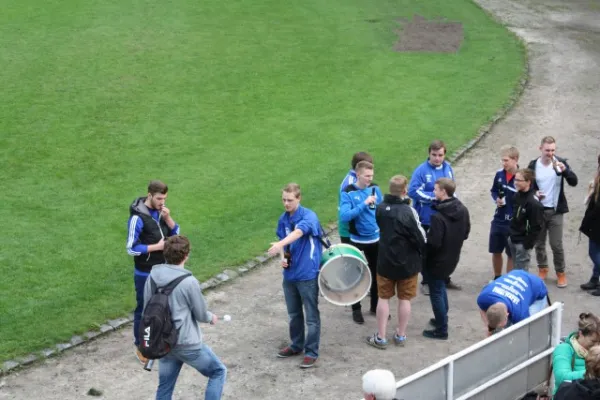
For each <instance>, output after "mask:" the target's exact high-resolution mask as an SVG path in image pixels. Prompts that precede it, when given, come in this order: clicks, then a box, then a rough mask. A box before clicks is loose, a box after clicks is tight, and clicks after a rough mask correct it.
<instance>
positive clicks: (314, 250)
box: [268, 183, 323, 368]
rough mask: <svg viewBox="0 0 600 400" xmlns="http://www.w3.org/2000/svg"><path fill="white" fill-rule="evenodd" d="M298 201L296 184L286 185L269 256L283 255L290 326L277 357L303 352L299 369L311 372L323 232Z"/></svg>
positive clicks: (315, 346) (317, 334)
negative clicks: (281, 209) (285, 343)
mask: <svg viewBox="0 0 600 400" xmlns="http://www.w3.org/2000/svg"><path fill="white" fill-rule="evenodd" d="M301 199H302V194H301V191H300V186H299V185H298V184H296V183H289V184H288V185H286V187H285V188H284V189H283V193H282V196H281V200H282V201H283V206H284V208H285V212H284V213H283V214H282V215H281V217H279V221H278V222H277V232H276V233H277V237H278V238H279V241H278V242H275V243H271V247H270V248H269V251H268V253H269V255H276V254H282V255H283V259H282V260H281V266H282V267H283V294H284V297H285V304H286V306H287V311H288V316H289V324H290V340H291V344H290V345H289V346H286V347H284V348H283V349H281V350H280V351H279V353H277V357H279V358H288V357H292V356H296V355H299V354H302V352H303V351H304V359H303V360H302V363H301V364H300V368H311V367H313V366H314V365H315V362H316V361H317V358H318V357H319V343H320V337H321V316H320V313H319V306H318V304H319V285H318V282H317V280H318V276H319V269H320V267H321V253H322V247H321V239H322V236H323V231H322V229H321V224H320V223H319V219H318V217H317V214H315V213H314V212H313V211H311V210H309V209H308V208H304V207H302V206H301V205H300V200H301ZM303 309H304V310H303ZM305 321H306V327H307V331H306V335H305V330H304V322H305Z"/></svg>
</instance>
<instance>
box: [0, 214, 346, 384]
mask: <svg viewBox="0 0 600 400" xmlns="http://www.w3.org/2000/svg"><path fill="white" fill-rule="evenodd" d="M335 229H337V224H330V225H328V226H327V230H326V233H327V235H330V234H331V233H332V232H333V231H334V230H335ZM273 258H274V256H273V257H271V256H269V255H268V254H266V253H265V254H263V255H260V256H258V257H255V258H253V259H251V260H250V261H248V262H246V263H245V264H242V265H240V266H238V267H232V268H227V269H225V270H224V271H223V272H220V273H218V274H216V275H215V276H213V277H211V278H209V279H207V280H206V281H204V282H202V283H201V284H200V287H201V289H202V290H203V291H204V290H207V289H214V288H216V287H217V286H220V285H223V284H224V283H225V282H230V281H232V280H234V279H236V278H239V277H241V276H242V275H244V274H246V273H248V272H249V271H251V270H253V269H255V268H257V267H259V266H263V265H265V264H267V263H268V262H269V261H270V260H271V259H273ZM130 322H133V314H129V315H127V316H126V317H121V318H116V319H111V320H107V321H106V322H105V323H104V324H101V325H98V328H97V329H96V330H91V331H88V332H86V333H84V334H82V335H76V336H73V337H72V338H71V340H70V341H68V342H66V343H58V344H56V345H55V346H54V347H51V348H47V349H44V350H41V351H39V352H37V353H32V354H28V355H26V356H24V357H19V358H16V359H14V360H8V361H5V362H4V363H3V364H2V365H1V368H0V376H5V375H8V374H10V373H12V372H14V371H16V370H19V369H21V368H23V367H25V366H28V365H31V364H33V363H35V362H36V361H41V360H44V359H47V358H50V357H53V356H55V355H58V354H60V353H62V352H64V351H65V350H68V349H71V348H73V347H75V346H79V345H82V344H84V343H88V342H90V341H92V340H94V339H96V338H98V337H101V336H104V335H107V334H109V333H110V332H112V331H116V330H117V329H120V328H122V327H123V326H124V325H127V324H129V323H130Z"/></svg>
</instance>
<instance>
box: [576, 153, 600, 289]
mask: <svg viewBox="0 0 600 400" xmlns="http://www.w3.org/2000/svg"><path fill="white" fill-rule="evenodd" d="M586 203H587V208H586V210H585V215H584V217H583V221H581V227H580V228H579V231H580V232H581V233H583V234H584V235H586V236H587V237H588V238H589V239H590V244H589V255H590V259H591V260H592V263H593V264H594V268H593V270H592V277H591V278H590V280H589V282H586V283H584V284H583V285H581V288H582V289H583V290H592V292H591V294H592V295H594V296H600V283H599V281H600V155H599V156H598V168H597V170H596V176H595V177H594V180H593V181H592V183H590V186H589V192H588V197H587V198H586Z"/></svg>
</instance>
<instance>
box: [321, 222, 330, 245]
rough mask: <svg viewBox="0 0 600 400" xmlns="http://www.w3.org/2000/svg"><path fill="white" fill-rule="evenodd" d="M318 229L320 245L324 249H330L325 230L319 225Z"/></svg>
mask: <svg viewBox="0 0 600 400" xmlns="http://www.w3.org/2000/svg"><path fill="white" fill-rule="evenodd" d="M319 229H321V234H320V235H319V242H321V244H322V245H323V246H324V247H325V248H326V249H328V248H330V247H331V241H330V240H329V236H327V233H326V232H325V230H324V229H323V227H322V226H321V224H319Z"/></svg>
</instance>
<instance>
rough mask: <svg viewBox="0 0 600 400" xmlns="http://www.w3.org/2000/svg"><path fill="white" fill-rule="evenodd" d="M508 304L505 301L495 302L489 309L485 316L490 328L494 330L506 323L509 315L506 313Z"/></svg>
mask: <svg viewBox="0 0 600 400" xmlns="http://www.w3.org/2000/svg"><path fill="white" fill-rule="evenodd" d="M506 312H507V311H506V305H505V304H504V303H495V304H492V305H491V306H490V307H489V308H488V309H487V311H486V312H485V316H486V318H487V321H488V329H489V330H490V331H493V330H494V329H496V328H498V327H499V326H500V325H501V324H502V323H504V322H505V321H506V320H507V319H508V316H507V315H506Z"/></svg>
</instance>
